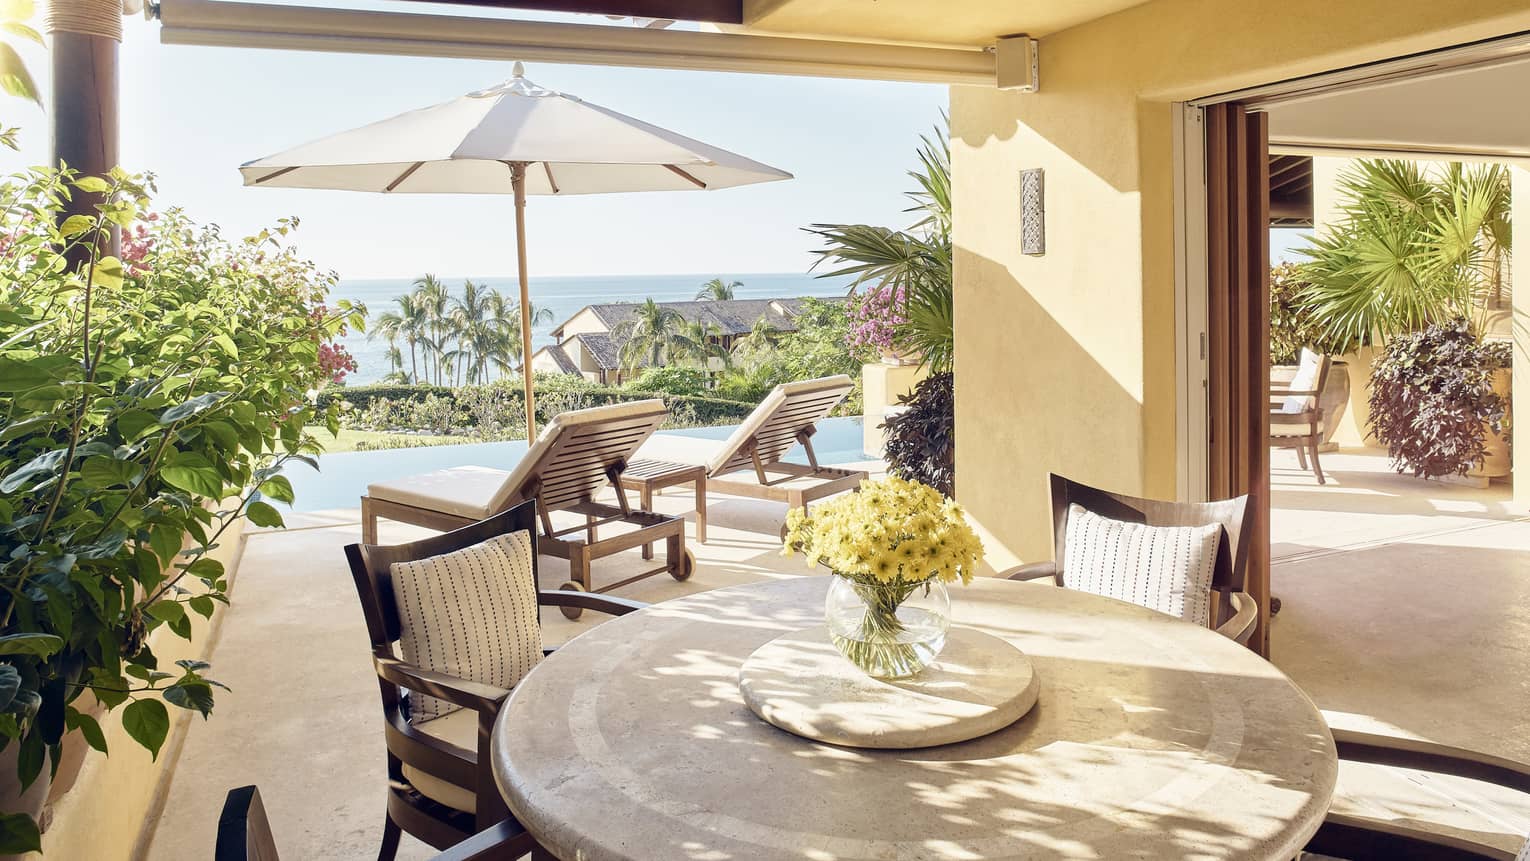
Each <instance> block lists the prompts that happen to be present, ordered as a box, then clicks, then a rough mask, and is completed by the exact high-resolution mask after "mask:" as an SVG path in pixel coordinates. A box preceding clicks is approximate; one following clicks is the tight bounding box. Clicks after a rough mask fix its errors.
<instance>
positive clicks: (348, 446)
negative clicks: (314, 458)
mask: <svg viewBox="0 0 1530 861" xmlns="http://www.w3.org/2000/svg"><path fill="white" fill-rule="evenodd" d="M305 430H307V431H308V432H309V433H311V434H313V435H314V437H315V438H316V439H318V440H319V442H320V443H322V444H323V445H324V451H325V452H328V453H330V454H337V453H340V452H347V451H357V450H358V449H357V445H358V444H362V445H363V447H364V448H365V449H366V450H377V449H384V448H418V447H420V446H427V445H463V444H466V443H471V442H477V441H478V440H475V439H473V438H472V437H466V436H428V435H424V434H401V433H388V432H387V431H369V430H352V429H350V428H343V429H341V431H340V436H338V437H332V436H330V435H329V431H328V430H326V429H324V428H322V427H317V426H310V427H307V428H305Z"/></svg>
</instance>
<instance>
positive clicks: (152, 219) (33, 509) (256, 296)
mask: <svg viewBox="0 0 1530 861" xmlns="http://www.w3.org/2000/svg"><path fill="white" fill-rule="evenodd" d="M151 191H152V184H151V182H149V181H148V180H145V179H141V178H137V177H133V176H129V175H127V174H125V173H121V172H115V173H113V174H112V175H111V176H110V177H85V176H76V175H74V174H72V173H68V172H58V171H46V170H34V171H33V172H31V173H30V174H27V175H25V176H22V177H18V178H13V179H12V180H10V181H7V182H5V183H3V184H0V201H3V205H0V213H3V214H0V536H3V543H4V547H5V551H6V552H5V553H4V554H3V557H0V745H18V746H19V750H18V754H19V757H18V758H19V772H20V773H19V778H20V782H21V784H22V785H23V786H26V785H29V784H31V783H32V782H33V781H35V780H36V779H37V778H38V776H39V775H40V774H41V772H42V770H43V768H45V767H48V763H49V762H51V767H52V768H53V769H56V768H57V767H58V762H59V755H60V749H61V742H62V740H63V738H64V736H65V734H66V733H70V732H78V733H79V734H80V735H81V736H82V737H83V738H84V740H85V741H86V742H87V743H88V744H89V745H90V746H92V747H94V748H96V749H98V750H101V751H103V752H104V751H105V749H106V737H105V734H104V733H103V732H102V730H101V726H100V724H99V723H98V720H97V717H96V715H98V714H99V713H100V712H99V711H98V709H97V707H96V706H97V704H98V705H99V707H100V708H104V709H106V710H114V709H119V708H120V709H121V719H122V723H123V726H124V728H125V729H126V731H127V732H128V734H129V735H130V736H131V737H132V738H134V739H135V740H137V741H138V743H140V744H141V745H143V747H145V748H146V749H148V750H149V751H150V753H152V754H155V755H157V754H158V753H159V751H160V748H161V746H162V745H163V744H164V742H165V738H166V735H167V733H168V732H169V728H170V717H169V711H168V710H167V708H166V705H167V704H168V705H169V706H172V707H175V708H182V709H190V710H193V711H196V712H198V713H200V714H202V715H203V716H204V717H205V716H206V715H208V714H210V713H211V711H212V708H213V700H214V689H215V688H216V687H219V685H218V684H217V682H215V681H213V679H212V678H210V677H209V676H208V674H207V670H208V666H207V665H206V664H205V663H202V662H199V661H178V662H177V663H176V665H175V666H162V665H161V662H160V661H159V659H158V658H156V656H155V653H154V645H153V636H154V634H155V633H156V631H157V630H158V629H160V628H167V629H168V630H169V631H170V632H171V633H172V634H174V635H176V636H180V637H184V638H187V639H190V637H191V636H192V617H193V616H202V617H211V616H212V614H213V612H214V610H215V609H216V607H217V605H218V604H220V603H226V602H227V600H228V597H227V585H228V584H227V580H226V578H225V572H224V570H223V566H222V565H221V564H220V563H219V562H218V561H217V559H216V558H214V556H213V555H212V551H213V550H214V549H215V548H217V547H218V546H219V544H220V542H221V541H222V540H223V538H224V536H225V535H226V534H227V531H228V529H229V528H230V526H231V525H232V524H233V523H234V522H235V521H236V520H237V519H238V518H240V517H246V518H248V520H249V521H250V522H251V523H253V524H256V525H259V526H279V525H281V522H282V517H281V514H280V513H279V512H278V510H277V509H276V508H275V507H274V506H273V505H272V503H273V502H290V501H291V500H292V486H291V484H290V483H289V482H288V481H287V479H286V478H284V477H283V476H282V475H281V471H282V468H283V467H284V466H285V465H286V464H287V463H288V462H289V461H292V460H306V461H310V462H311V460H312V459H311V457H310V456H309V455H310V454H311V453H312V452H315V451H317V450H318V444H317V441H316V440H315V439H314V438H312V437H311V436H309V435H308V434H306V433H304V431H303V428H304V425H305V424H309V423H313V422H318V421H323V422H325V423H327V424H328V425H329V426H330V428H331V429H336V428H338V415H337V411H330V412H329V413H328V414H327V415H324V416H319V415H317V414H316V411H315V408H314V407H313V406H312V405H311V404H310V400H309V395H310V393H311V392H312V390H314V389H315V388H317V387H319V386H321V385H323V384H324V383H325V382H326V381H327V380H328V379H330V378H331V377H332V376H333V375H334V374H335V373H336V370H335V368H334V367H333V366H329V365H326V363H325V359H324V358H323V357H324V356H325V355H331V356H332V354H331V353H326V352H325V350H324V348H325V347H327V346H330V342H332V341H333V340H334V339H335V338H336V337H338V336H339V335H340V334H341V333H342V332H343V330H344V327H345V325H346V324H347V323H348V322H349V323H351V324H355V325H360V324H361V323H362V310H361V309H359V308H351V307H350V306H349V305H348V304H346V303H340V305H339V307H336V308H327V307H325V305H324V304H323V303H324V298H325V295H326V293H327V291H328V289H329V288H330V287H331V286H333V285H334V283H335V281H334V276H333V275H326V274H321V273H319V272H318V271H316V270H315V269H314V268H313V266H312V265H311V264H308V263H306V262H304V261H302V260H301V259H299V258H297V257H296V256H295V255H294V253H293V252H292V251H291V249H290V248H287V247H286V246H285V245H284V244H283V243H284V239H283V237H285V236H286V235H287V234H288V233H289V231H290V230H291V228H292V227H293V223H290V222H287V223H283V224H281V225H280V226H278V227H277V228H275V229H274V230H272V231H262V232H261V233H260V234H259V235H257V236H254V237H251V238H248V239H245V240H242V241H229V240H226V239H224V238H223V237H222V236H221V235H220V233H219V232H218V230H217V228H215V227H199V226H197V225H195V224H193V223H192V222H191V221H190V220H189V219H187V218H186V217H185V216H184V215H183V214H182V213H180V212H178V211H175V210H171V211H169V212H166V213H162V214H158V215H156V214H154V213H151V212H149V210H148V207H149V204H150V193H151ZM78 193H88V194H93V195H100V199H101V200H102V201H103V202H102V203H100V204H98V205H97V207H96V209H97V213H96V214H95V215H94V216H93V217H92V216H86V215H74V216H70V217H69V218H68V219H67V220H65V221H63V223H62V224H56V223H55V220H54V217H53V213H56V212H59V211H61V210H62V209H63V205H64V203H65V201H66V200H67V199H68V198H69V197H70V196H71V195H74V194H78ZM113 228H121V229H122V230H123V231H124V240H123V253H122V256H121V257H120V258H119V257H114V256H108V255H105V254H103V252H102V250H101V249H102V248H104V247H106V244H107V243H106V239H107V236H108V232H109V231H110V230H112V229H113ZM130 228H131V229H130ZM140 228H141V229H140ZM87 693H88V694H89V695H90V696H88V697H87V696H86V694H87ZM38 839H39V835H38V832H37V827H36V824H35V823H33V822H32V821H31V820H30V818H29V817H28V816H26V815H25V814H20V813H10V812H8V813H7V815H5V816H0V852H19V851H23V850H25V849H36V848H37V844H38Z"/></svg>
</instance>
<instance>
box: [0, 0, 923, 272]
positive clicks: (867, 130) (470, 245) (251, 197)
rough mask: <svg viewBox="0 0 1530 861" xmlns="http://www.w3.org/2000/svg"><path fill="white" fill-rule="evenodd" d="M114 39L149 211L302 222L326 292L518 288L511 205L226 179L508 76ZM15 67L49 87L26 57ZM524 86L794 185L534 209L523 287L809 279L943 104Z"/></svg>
mask: <svg viewBox="0 0 1530 861" xmlns="http://www.w3.org/2000/svg"><path fill="white" fill-rule="evenodd" d="M425 9H426V11H433V12H438V11H446V12H448V13H449V14H464V15H466V14H476V12H475V11H474V10H471V9H469V8H468V7H451V8H448V9H445V10H443V9H441V8H440V7H435V8H431V7H425ZM586 20H589V19H586ZM124 25H125V30H126V32H125V34H124V40H123V46H122V50H121V86H122V101H121V153H120V155H121V160H122V163H123V165H124V166H125V167H127V168H129V169H131V170H135V171H152V172H153V173H154V174H155V176H156V177H157V184H158V188H159V196H158V206H159V207H160V208H165V207H168V206H171V205H177V206H181V207H183V208H184V209H185V210H186V211H187V212H188V213H189V214H190V215H191V216H192V217H193V218H195V219H197V220H199V221H203V222H214V223H217V224H219V225H220V226H221V227H222V228H223V229H224V231H225V233H227V234H231V235H241V236H242V235H246V234H250V233H254V232H257V231H258V230H259V229H260V228H261V227H263V226H269V225H271V224H274V222H275V221H276V219H278V218H280V217H283V216H289V215H295V216H298V217H299V218H301V220H302V225H301V228H300V229H299V230H298V234H297V244H298V246H299V248H300V250H301V251H302V252H303V253H304V254H305V255H306V256H308V257H310V258H312V259H313V260H314V261H315V262H317V263H318V264H319V265H320V266H321V267H324V268H327V269H334V270H336V271H338V272H339V273H340V275H341V277H342V278H389V277H415V276H417V275H420V274H422V273H424V272H440V273H453V274H456V273H473V274H484V275H488V274H509V273H513V272H514V271H515V240H514V222H513V218H514V212H513V206H512V204H511V199H510V198H509V197H508V196H504V197H498V196H478V195H463V196H444V195H381V194H366V193H357V192H340V191H316V190H303V189H258V188H243V187H242V186H241V185H240V176H239V173H238V170H237V168H238V166H239V165H240V164H241V163H243V162H246V161H250V160H252V159H256V158H260V157H262V156H265V155H270V154H273V153H276V152H280V151H282V150H285V149H288V148H290V147H292V146H294V145H296V144H299V143H303V142H305V141H309V140H312V139H314V138H319V137H323V136H326V135H328V134H331V133H334V132H338V131H343V130H346V129H349V128H352V127H355V126H359V125H363V124H366V123H369V122H373V121H376V120H379V119H383V118H385V117H389V116H393V115H395V114H399V113H402V112H404V111H407V110H412V109H414V108H419V107H425V106H428V105H432V104H436V103H439V102H443V101H448V100H450V99H453V98H456V97H457V96H459V95H462V94H463V93H466V92H469V91H472V90H476V89H481V88H483V87H485V86H488V85H491V84H494V83H498V82H500V81H502V80H504V79H506V78H509V77H510V64H509V63H502V62H489V61H476V60H445V59H435V58H414V57H380V56H368V55H360V54H332V55H331V54H320V53H306V52H289V51H267V50H246V49H230V48H200V47H188V46H181V45H161V44H160V43H159V33H158V29H159V25H158V24H157V23H151V22H146V21H143V20H142V19H141V18H140V17H133V18H129V19H126V20H125V21H124ZM22 51H23V55H24V56H25V57H26V59H27V61H28V65H29V67H30V69H31V70H32V73H33V74H34V76H36V77H38V78H39V84H40V85H42V86H43V87H46V86H48V82H47V80H46V72H47V66H48V63H47V58H46V56H45V55H43V53H42V52H41V49H27V48H23V49H22ZM526 74H527V77H528V78H530V79H531V80H533V81H535V82H536V83H538V84H540V85H542V86H545V87H548V88H551V89H555V90H561V91H564V92H568V93H571V94H574V95H578V96H580V97H581V98H583V99H585V100H586V101H590V102H595V103H597V104H600V105H603V106H605V107H608V108H611V109H613V110H616V111H620V112H622V113H625V114H628V115H630V116H634V117H637V118H639V119H642V120H645V121H647V122H651V123H654V124H657V125H660V126H663V127H666V128H669V129H672V130H674V131H677V132H680V133H681V134H685V135H688V136H690V137H693V138H697V139H699V140H702V141H705V142H707V143H710V144H713V145H716V146H720V147H723V148H724V149H729V150H732V151H734V152H737V153H739V154H741V155H745V156H748V157H749V158H753V159H755V160H757V161H762V162H764V163H766V164H769V165H772V166H774V167H778V168H781V169H783V170H787V171H789V172H791V173H793V174H795V175H796V179H794V180H790V181H786V182H776V183H768V184H763V185H755V186H748V187H743V188H735V189H726V190H720V191H717V192H661V193H648V194H625V195H607V196H580V197H571V198H567V199H554V198H550V197H532V198H530V200H529V202H528V207H527V220H528V227H527V235H528V241H529V248H530V251H529V257H530V270H531V272H532V273H533V274H535V275H625V274H668V273H698V274H718V273H729V274H741V273H750V272H801V271H805V270H806V268H807V267H808V266H809V265H811V263H812V260H813V258H812V256H811V254H810V251H811V249H812V248H814V247H815V246H816V245H817V243H816V242H815V241H814V240H813V237H811V236H809V235H808V234H806V233H803V232H802V231H801V230H800V228H801V227H803V226H805V225H808V224H810V223H813V222H829V223H853V222H864V223H873V224H886V225H888V226H896V227H903V226H906V225H907V224H908V223H909V222H910V221H911V220H912V217H911V216H910V215H909V214H907V213H905V212H903V210H904V209H905V208H906V207H907V206H908V201H907V200H906V199H905V198H904V197H903V196H902V192H904V191H905V190H907V189H908V188H909V187H910V186H911V184H912V181H911V180H909V179H908V178H907V177H906V176H905V171H907V170H908V169H909V168H910V167H912V166H913V165H914V164H915V155H914V151H915V147H916V146H917V144H918V137H919V135H920V134H923V133H927V132H929V131H930V130H931V128H933V127H934V126H935V125H936V124H938V123H940V122H941V111H942V110H943V109H944V108H945V106H946V104H947V89H946V87H944V86H937V85H928V84H901V83H886V82H869V81H842V80H827V79H813V78H790V77H778V76H767V75H737V74H727V73H704V72H678V71H664V70H648V69H623V68H609V67H594V66H569V65H553V64H548V63H528V64H527V68H526ZM3 105H4V113H3V114H0V119H3V121H4V123H5V124H6V125H12V126H20V127H21V130H22V143H23V151H22V152H21V153H20V154H19V155H18V154H16V153H11V152H9V151H0V172H3V173H11V172H13V171H14V170H16V169H18V168H21V167H24V166H27V165H33V164H41V163H44V162H45V161H46V160H47V158H48V126H47V119H46V116H45V114H44V113H43V111H42V110H41V109H39V108H37V107H36V106H33V105H30V104H27V103H24V102H20V101H16V100H7V101H5V102H4V103H3Z"/></svg>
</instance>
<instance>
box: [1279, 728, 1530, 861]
mask: <svg viewBox="0 0 1530 861" xmlns="http://www.w3.org/2000/svg"><path fill="white" fill-rule="evenodd" d="M1333 741H1334V747H1335V748H1337V750H1338V753H1339V761H1340V762H1341V763H1342V762H1364V763H1373V764H1376V765H1385V766H1389V767H1392V768H1401V769H1409V770H1412V771H1422V772H1427V773H1430V774H1445V775H1454V776H1456V777H1466V778H1470V779H1472V780H1480V781H1483V782H1485V783H1491V784H1494V785H1495V786H1501V787H1504V788H1507V789H1512V790H1515V791H1517V792H1522V793H1526V794H1530V764H1526V763H1522V762H1516V761H1514V760H1511V759H1505V758H1503V757H1497V756H1489V755H1487V754H1483V753H1478V752H1476V751H1470V750H1466V749H1464V748H1458V747H1449V746H1446V745H1442V744H1435V743H1434V742H1428V741H1419V740H1415V739H1404V738H1394V737H1392V736H1384V735H1376V734H1372V733H1363V732H1352V731H1349V730H1341V729H1335V730H1334V731H1333ZM1307 851H1308V852H1310V853H1319V854H1322V855H1327V856H1332V857H1336V858H1345V859H1350V861H1414V859H1429V861H1468V859H1470V861H1483V859H1491V861H1526V859H1530V836H1527V837H1526V839H1525V841H1524V842H1523V843H1522V844H1521V845H1520V847H1519V848H1517V849H1506V848H1504V847H1502V846H1490V845H1488V844H1485V843H1482V842H1478V841H1474V840H1471V839H1469V838H1467V837H1465V836H1464V835H1463V834H1461V833H1460V832H1451V831H1447V830H1446V829H1444V828H1440V829H1438V830H1436V829H1432V828H1429V827H1427V825H1426V823H1422V822H1416V821H1412V820H1402V819H1385V820H1383V819H1371V818H1367V817H1364V816H1358V815H1354V814H1348V813H1339V812H1335V811H1330V812H1329V813H1328V816H1327V818H1325V819H1324V820H1323V824H1322V826H1321V827H1320V828H1318V832H1317V834H1316V835H1314V836H1313V838H1312V840H1310V841H1309V842H1308V843H1307Z"/></svg>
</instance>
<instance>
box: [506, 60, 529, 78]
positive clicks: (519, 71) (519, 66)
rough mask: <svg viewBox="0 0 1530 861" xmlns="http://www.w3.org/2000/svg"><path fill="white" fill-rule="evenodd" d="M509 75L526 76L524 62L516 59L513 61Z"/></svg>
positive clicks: (513, 76)
mask: <svg viewBox="0 0 1530 861" xmlns="http://www.w3.org/2000/svg"><path fill="white" fill-rule="evenodd" d="M510 76H511V77H512V78H524V77H526V66H525V64H523V63H522V62H521V61H520V60H516V61H515V65H514V66H511V67H510Z"/></svg>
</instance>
